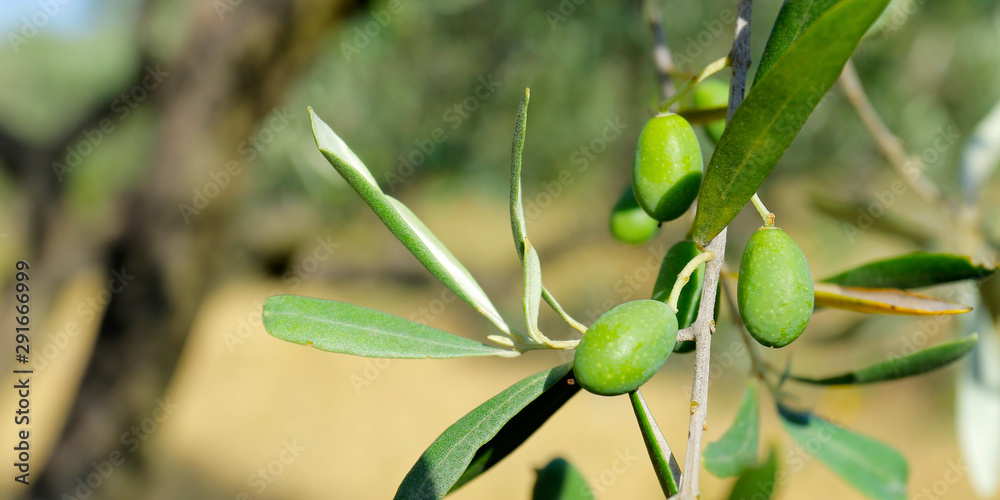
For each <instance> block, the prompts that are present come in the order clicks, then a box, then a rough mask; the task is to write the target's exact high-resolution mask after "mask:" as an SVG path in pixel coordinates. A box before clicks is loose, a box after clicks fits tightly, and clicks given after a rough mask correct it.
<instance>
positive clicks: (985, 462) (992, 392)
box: [955, 302, 1000, 498]
mask: <svg viewBox="0 0 1000 500" xmlns="http://www.w3.org/2000/svg"><path fill="white" fill-rule="evenodd" d="M980 304H981V302H977V305H980ZM962 319H963V321H962V322H961V323H960V324H959V329H960V331H962V332H964V333H965V334H970V333H972V332H978V333H979V337H980V340H979V344H978V345H977V346H976V348H975V349H974V350H973V351H972V354H971V355H970V356H969V360H968V361H966V362H965V363H964V365H963V366H962V369H961V371H960V372H959V376H958V381H957V384H958V385H957V387H956V389H955V424H956V427H957V434H958V444H959V449H960V450H961V452H962V458H963V459H964V460H963V461H964V463H965V465H966V466H968V471H969V483H970V484H971V485H972V489H973V490H974V491H975V492H976V493H977V494H978V495H979V496H980V497H982V498H988V497H992V496H994V495H996V493H997V490H998V489H1000V426H998V425H997V422H1000V340H998V339H997V330H996V328H995V327H994V324H993V320H992V319H991V318H990V315H989V313H987V312H986V308H985V307H976V310H975V311H974V312H973V313H972V314H969V315H967V316H965V317H963V318H962Z"/></svg>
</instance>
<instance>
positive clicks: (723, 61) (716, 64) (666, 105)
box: [660, 56, 742, 113]
mask: <svg viewBox="0 0 1000 500" xmlns="http://www.w3.org/2000/svg"><path fill="white" fill-rule="evenodd" d="M731 62H732V61H731V59H730V56H726V57H720V58H718V59H716V60H714V61H712V62H711V63H709V64H708V66H705V69H703V70H701V73H698V74H697V75H695V76H693V77H691V79H690V80H688V81H687V82H686V83H684V86H683V87H681V89H680V90H678V91H677V92H676V93H674V95H673V96H671V97H670V99H667V100H666V101H664V102H663V104H660V113H666V112H668V111H670V106H673V105H674V103H675V102H677V101H678V100H679V99H680V98H681V97H683V96H684V94H686V93H688V91H689V90H691V89H692V88H694V86H695V85H698V84H699V83H701V82H702V81H704V80H705V79H706V78H708V77H710V76H712V75H714V74H716V73H718V72H719V71H722V70H723V69H726V68H728V67H729V65H730V63H731ZM741 100H742V99H741Z"/></svg>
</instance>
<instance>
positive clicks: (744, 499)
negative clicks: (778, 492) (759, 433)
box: [729, 448, 778, 500]
mask: <svg viewBox="0 0 1000 500" xmlns="http://www.w3.org/2000/svg"><path fill="white" fill-rule="evenodd" d="M777 476H778V451H777V450H776V449H774V448H771V452H770V453H768V455H767V460H766V461H765V462H764V463H763V464H761V465H760V466H759V467H751V468H749V469H746V470H744V471H743V473H742V474H740V478H739V479H737V480H736V484H734V485H733V491H732V492H731V493H730V494H729V500H769V499H770V498H771V495H773V494H774V489H775V486H776V483H777V481H778V478H777Z"/></svg>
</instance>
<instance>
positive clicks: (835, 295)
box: [813, 283, 972, 316]
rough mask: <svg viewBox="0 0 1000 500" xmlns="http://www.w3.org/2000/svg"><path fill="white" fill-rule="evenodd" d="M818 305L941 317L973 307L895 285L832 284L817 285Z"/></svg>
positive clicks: (882, 312)
mask: <svg viewBox="0 0 1000 500" xmlns="http://www.w3.org/2000/svg"><path fill="white" fill-rule="evenodd" d="M813 287H814V290H813V291H814V293H815V295H816V300H815V306H816V307H833V308H836V309H846V310H848V311H855V312H861V313H868V314H906V315H913V316H937V315H943V314H962V313H966V312H969V311H970V310H972V308H971V307H969V306H965V305H960V304H953V303H951V302H946V301H944V300H940V299H935V298H933V297H927V296H925V295H918V294H915V293H910V292H904V291H902V290H896V289H892V288H861V287H853V286H841V285H834V284H831V283H816V284H814V285H813Z"/></svg>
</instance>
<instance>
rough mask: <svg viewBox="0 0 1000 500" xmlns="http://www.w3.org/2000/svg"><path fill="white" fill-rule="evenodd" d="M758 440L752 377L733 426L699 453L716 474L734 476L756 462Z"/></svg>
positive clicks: (754, 390)
mask: <svg viewBox="0 0 1000 500" xmlns="http://www.w3.org/2000/svg"><path fill="white" fill-rule="evenodd" d="M759 443H760V409H759V407H758V402H757V384H756V383H754V381H753V380H751V381H750V383H749V384H748V385H747V390H746V392H744V393H743V401H742V402H741V403H740V408H739V410H737V412H736V420H735V421H733V425H732V427H730V428H729V430H727V431H726V433H725V434H723V435H722V437H721V438H719V440H718V441H716V442H714V443H709V444H708V446H706V447H705V452H704V453H703V454H702V461H703V462H704V463H705V469H707V470H708V471H709V472H711V473H712V474H713V475H715V476H717V477H731V476H737V475H739V474H740V473H741V472H743V470H744V469H747V468H748V467H753V466H754V465H755V464H756V463H757V448H758V446H759Z"/></svg>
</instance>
